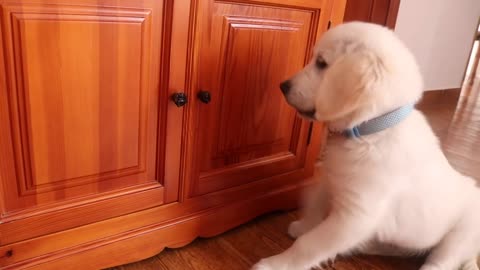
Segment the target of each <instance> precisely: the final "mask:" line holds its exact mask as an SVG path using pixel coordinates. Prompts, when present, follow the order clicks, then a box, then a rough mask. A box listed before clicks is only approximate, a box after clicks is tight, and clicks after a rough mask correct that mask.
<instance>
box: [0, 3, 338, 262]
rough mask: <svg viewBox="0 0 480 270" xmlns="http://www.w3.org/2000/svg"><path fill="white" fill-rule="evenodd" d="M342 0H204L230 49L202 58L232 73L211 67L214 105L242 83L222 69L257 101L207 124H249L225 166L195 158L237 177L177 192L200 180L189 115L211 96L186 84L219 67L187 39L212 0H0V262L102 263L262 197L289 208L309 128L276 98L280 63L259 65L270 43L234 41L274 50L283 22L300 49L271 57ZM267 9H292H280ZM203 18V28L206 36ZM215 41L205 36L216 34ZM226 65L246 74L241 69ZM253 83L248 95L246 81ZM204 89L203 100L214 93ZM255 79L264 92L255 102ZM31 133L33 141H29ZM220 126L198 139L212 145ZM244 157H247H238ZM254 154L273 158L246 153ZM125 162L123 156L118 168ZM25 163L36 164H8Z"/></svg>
mask: <svg viewBox="0 0 480 270" xmlns="http://www.w3.org/2000/svg"><path fill="white" fill-rule="evenodd" d="M344 1H345V0H338V1H337V0H335V1H333V0H325V1H323V0H322V1H313V0H289V1H278V0H262V1H250V0H243V1H240V0H238V1H216V2H215V3H216V4H215V5H217V6H216V7H220V6H221V7H222V8H220V9H218V10H219V11H221V12H226V13H228V16H229V17H230V18H232V20H233V21H232V22H233V24H232V27H236V26H235V25H237V24H238V25H240V26H241V27H240V30H239V33H237V34H235V35H233V36H234V37H235V39H234V40H232V41H231V46H230V45H229V46H228V48H231V49H229V50H225V51H224V53H227V52H228V53H235V55H234V56H228V54H227V56H228V57H224V56H222V55H220V56H221V57H223V58H222V59H223V60H226V59H227V58H229V59H230V58H231V60H232V61H233V59H234V60H235V61H234V62H238V63H241V65H239V64H238V63H237V64H234V63H233V62H232V61H230V62H226V64H223V65H220V64H218V66H217V68H218V69H219V70H217V71H219V74H220V73H222V74H227V71H228V72H230V73H231V75H229V78H231V79H228V80H227V79H226V80H224V81H225V82H228V83H229V87H227V88H224V89H222V91H223V90H225V91H226V92H228V90H229V89H233V90H234V91H232V92H229V93H227V94H226V95H225V96H226V100H227V101H228V102H230V103H229V104H231V105H224V106H223V109H224V110H227V111H228V110H230V108H231V107H232V108H233V107H234V106H236V104H235V103H232V99H236V98H239V97H242V93H241V91H239V90H240V89H239V88H236V87H237V86H236V83H237V82H239V83H245V88H246V89H247V88H248V89H247V90H249V91H246V92H245V93H248V95H249V96H248V100H247V101H248V102H254V103H255V104H256V105H257V106H256V108H254V107H248V110H247V112H249V114H248V117H247V118H245V119H246V120H245V121H244V122H239V123H237V124H238V125H235V126H228V127H229V128H227V129H226V130H225V131H226V133H222V135H221V137H222V138H223V142H230V141H232V142H235V138H236V137H237V132H233V133H232V132H231V130H230V129H232V128H235V129H236V130H237V131H242V132H243V131H245V132H247V133H246V134H247V136H245V138H246V139H248V140H246V141H242V143H241V144H238V145H234V146H235V147H237V148H238V147H240V148H241V150H242V151H241V152H240V154H242V155H244V156H241V158H242V159H241V160H240V159H237V158H236V156H235V155H237V154H232V155H231V156H232V157H235V158H233V159H229V160H233V161H234V162H233V163H232V164H233V166H230V167H229V165H225V164H223V163H220V165H221V166H220V167H218V168H220V169H219V170H217V169H216V168H217V167H207V168H208V172H211V171H212V170H211V169H210V168H214V170H213V171H215V172H218V171H221V172H222V170H223V172H224V171H225V170H229V169H231V168H234V170H236V173H237V176H236V177H238V175H239V174H240V172H242V175H243V176H244V177H245V181H244V180H242V179H240V178H236V179H234V181H233V182H232V181H228V180H229V179H228V178H227V176H228V174H224V173H223V172H222V174H221V175H222V177H223V179H222V181H218V182H216V183H214V184H213V185H211V187H213V188H207V189H206V190H204V191H205V192H200V193H198V192H197V193H192V192H191V187H193V186H194V184H195V183H199V182H198V181H197V180H198V178H192V177H193V176H195V174H196V173H197V172H199V171H197V170H196V169H197V168H199V167H197V166H196V164H200V163H196V161H197V160H198V158H199V157H200V158H202V157H204V156H205V154H204V153H203V152H201V151H200V150H202V149H203V148H202V147H203V146H202V147H199V146H201V145H198V144H196V143H194V142H195V141H194V139H195V138H196V137H198V134H200V133H202V132H205V131H204V130H203V129H202V130H200V129H199V126H198V125H199V124H200V123H202V121H199V120H200V119H201V115H200V114H204V113H205V111H204V110H205V109H204V107H205V106H209V105H212V103H211V104H209V105H206V104H203V103H200V102H198V101H197V100H196V99H195V98H194V97H195V94H196V93H197V92H198V91H199V89H201V88H200V83H203V82H204V80H203V79H202V77H201V76H199V75H200V74H202V76H203V75H204V74H206V75H208V76H212V78H214V77H215V76H219V75H218V74H212V75H209V74H208V73H205V72H204V71H203V70H201V68H203V67H205V66H202V65H201V61H200V60H202V59H205V58H204V55H203V53H204V52H210V53H212V56H211V58H207V60H208V59H210V60H208V61H212V63H211V64H210V66H211V65H214V64H215V65H217V63H216V62H215V59H217V60H218V59H220V58H219V55H218V52H215V51H214V50H210V49H208V50H207V49H205V48H201V46H200V45H201V43H203V42H204V41H206V40H208V39H205V38H207V37H208V36H207V37H206V36H204V35H201V36H199V35H198V33H197V29H204V30H205V29H206V30H208V29H209V28H208V27H209V26H208V25H209V24H208V22H209V15H208V14H207V13H202V12H205V11H208V10H210V8H212V7H210V6H208V3H210V4H213V3H214V2H213V1H210V2H205V1H193V0H192V1H190V0H178V1H177V0H175V1H173V0H165V1H157V0H145V1H133V0H125V1H116V0H105V1H96V0H75V1H74V3H72V4H66V3H67V2H65V1H63V0H29V1H28V4H26V3H27V1H23V0H8V1H6V0H0V7H1V8H2V9H1V10H2V12H3V13H2V16H1V17H0V18H1V20H2V21H1V28H0V29H1V35H0V38H1V40H0V45H1V46H2V48H0V59H1V60H5V61H3V62H4V63H5V65H2V66H0V84H1V87H0V105H1V106H0V120H1V121H0V126H1V127H2V128H1V129H0V169H1V170H0V181H1V182H2V184H1V185H0V194H1V197H0V198H1V200H0V209H1V211H2V215H1V216H0V269H26V268H28V269H42V270H43V269H79V268H82V269H92V268H93V269H97V268H102V267H109V266H114V265H118V264H122V263H128V262H132V261H136V260H139V259H144V258H146V257H148V256H152V255H154V254H156V253H158V252H160V251H161V250H162V249H164V248H165V247H170V248H176V247H180V246H183V245H186V244H188V243H190V242H191V241H193V240H194V239H195V238H196V237H199V236H200V237H211V236H214V235H216V234H219V233H222V232H224V231H226V230H228V229H230V228H232V227H234V226H237V225H239V224H241V223H244V222H246V221H248V220H250V219H252V218H254V217H255V216H257V215H260V214H262V213H266V212H269V211H273V210H277V209H291V208H294V207H295V206H296V204H297V201H298V195H299V191H300V189H301V188H303V187H305V186H306V185H308V180H305V177H306V176H308V175H311V174H312V173H313V164H314V161H315V158H316V155H317V154H318V151H319V149H320V148H321V146H322V143H323V139H324V132H323V131H324V130H323V127H322V125H312V126H311V127H310V126H309V125H307V124H306V123H303V122H302V121H299V120H298V119H297V118H296V116H295V115H294V114H293V112H288V108H287V107H286V106H285V105H283V104H282V103H281V102H284V101H281V99H280V96H279V93H278V92H279V91H278V89H277V84H278V82H276V83H275V85H274V79H275V80H279V81H280V80H281V79H283V78H281V76H288V75H290V74H287V73H288V72H291V71H293V69H292V70H289V69H285V68H284V67H275V68H274V69H272V70H269V69H267V66H269V65H271V64H272V63H273V64H275V65H279V64H282V63H281V62H279V60H276V58H275V57H270V56H269V57H263V56H260V55H257V56H258V59H255V55H254V54H252V51H249V50H243V49H242V48H243V47H244V46H246V47H249V48H251V49H255V50H256V49H260V50H261V51H262V52H268V51H269V48H271V49H272V50H274V51H275V52H279V51H278V50H279V49H278V47H277V46H280V47H281V46H283V45H278V44H277V45H276V43H272V42H271V41H275V40H277V39H278V38H279V36H281V37H282V38H283V37H286V38H288V39H292V37H290V36H289V34H292V35H293V37H301V38H303V39H304V40H303V41H302V44H301V45H297V44H296V43H293V41H292V42H291V43H290V44H289V46H292V49H290V51H291V52H290V53H291V54H292V55H294V56H298V57H300V58H301V59H299V60H298V59H293V58H292V57H289V56H286V57H287V59H289V60H294V61H297V62H295V63H296V64H297V65H300V66H301V65H302V64H303V63H304V61H305V60H306V59H307V57H308V54H309V47H311V45H312V44H313V40H314V39H315V38H316V37H317V36H318V35H320V34H321V33H322V32H323V31H325V30H326V29H327V26H328V21H329V20H331V21H332V25H335V24H338V23H340V22H341V21H342V16H343V11H344V6H345V2H344ZM203 5H206V6H203ZM202 14H203V15H205V16H206V17H202V16H203V15H202ZM236 14H237V15H238V16H237V15H236ZM251 15H254V16H255V17H251ZM15 16H17V17H19V18H20V17H22V18H23V17H25V18H27V17H28V18H30V19H28V20H32V21H28V20H27V21H28V23H27V22H23V21H22V22H21V23H20V22H18V23H17V22H16V21H15V20H14V19H11V18H12V17H15ZM32 16H33V17H32ZM248 16H250V17H248ZM281 16H286V17H288V18H291V20H288V21H285V20H284V21H282V20H281ZM247 17H248V18H247ZM32 18H33V19H32ZM205 18H207V19H208V20H206V19H205ZM212 19H213V18H212ZM217 19H218V18H217ZM237 19H238V20H237ZM22 20H24V19H22ZM213 21H214V20H212V21H211V22H213ZM299 22H300V24H301V25H300V24H299ZM216 23H218V21H217V22H216ZM304 24H305V25H304ZM212 25H213V24H212ZM289 25H290V26H289ZM291 25H294V27H293V28H298V31H297V30H295V31H293V30H292V29H290V28H292V27H291ZM27 26H28V27H27ZM250 27H253V28H250ZM270 28H272V29H270ZM217 29H220V28H219V27H218V26H217V27H215V30H217ZM206 30H205V31H203V32H202V33H206ZM210 30H211V29H210ZM207 32H208V31H207ZM209 33H210V34H211V35H210V37H211V38H212V40H217V39H218V36H221V34H220V33H218V32H209ZM284 35H286V36H284ZM43 36H48V37H49V39H48V40H47V41H44V40H43V39H42V38H41V37H43ZM25 38H27V39H28V42H26V40H25ZM139 39H140V40H139ZM237 42H239V43H237ZM217 45H218V44H217ZM217 45H215V46H217ZM41 46H43V47H41ZM222 46H223V45H222ZM222 46H217V48H227V47H222ZM281 48H282V49H289V47H288V46H287V47H281ZM281 53H282V54H283V51H282V52H281ZM237 54H244V55H245V57H243V58H242V57H238V56H237ZM32 55H33V56H32ZM27 56H28V57H27ZM30 60H32V61H30ZM223 60H222V61H223ZM257 60H258V61H259V62H256V61H257ZM242 61H244V62H242ZM3 62H2V63H3ZM127 63H128V64H127ZM252 63H253V64H252ZM130 64H131V65H130ZM283 64H286V63H283ZM244 65H250V66H251V67H255V72H257V71H258V72H263V75H264V76H263V77H262V76H259V75H262V74H257V73H255V72H251V71H249V68H246V67H245V66H244ZM44 66H47V67H48V68H49V69H51V70H52V72H46V69H42V67H44ZM249 72H250V73H249ZM239 73H245V74H247V75H248V77H242V78H243V80H240V79H239V78H240V77H238V76H240V75H239ZM269 76H271V77H269ZM245 78H246V79H245ZM245 80H247V81H245ZM250 80H251V82H249V81H250ZM207 81H208V78H207ZM50 82H51V85H50V84H49V83H50ZM252 82H256V83H258V84H262V85H263V86H262V87H264V88H265V89H267V90H265V91H264V92H262V91H259V92H258V93H257V92H253V91H252V90H250V87H247V86H250V85H253V83H252ZM273 87H275V90H274V88H273ZM219 90H220V88H215V89H214V91H219ZM241 90H242V91H243V89H241ZM178 92H184V93H185V94H187V96H188V97H189V102H188V103H187V104H186V105H185V106H184V107H180V108H178V107H177V106H175V105H174V104H173V103H172V102H171V100H170V96H171V95H172V94H174V93H178ZM256 94H260V95H259V96H260V99H257V98H254V97H252V96H250V95H256ZM216 95H217V96H214V97H215V98H216V99H214V100H218V99H219V96H218V95H219V93H216ZM223 95H224V94H223V93H221V94H220V97H223ZM229 95H230V96H229ZM270 95H272V100H273V101H275V102H274V103H272V108H269V107H268V106H266V104H265V103H268V100H270V99H269V96H270ZM245 97H246V98H247V96H245ZM212 102H217V101H212ZM130 104H135V106H133V105H132V106H129V105H130ZM203 105H205V106H204V107H201V106H203ZM274 108H276V109H279V110H280V109H282V108H283V109H284V110H285V112H284V111H280V112H281V114H282V117H283V116H285V117H286V118H285V119H284V120H281V119H279V118H278V115H277V114H278V112H276V111H272V110H273V109H274ZM237 109H238V108H237ZM283 109H282V110H283ZM207 112H208V111H207ZM265 112H269V113H265ZM256 114H258V117H257V115H256ZM207 116H208V117H207V118H205V119H209V120H208V121H217V122H219V123H221V121H223V120H221V119H222V117H223V116H222V115H221V114H219V115H213V114H210V115H208V114H207ZM231 116H232V114H231V115H230V117H231ZM209 117H210V118H209ZM50 120H52V121H50ZM122 120H125V121H122ZM47 122H48V123H50V125H48V126H45V125H44V123H47ZM223 124H226V125H229V123H228V121H223ZM242 125H245V126H243V127H242ZM264 125H265V127H264ZM274 126H275V127H278V130H277V131H278V133H279V137H280V139H281V140H283V142H282V143H283V144H282V147H284V148H278V145H277V144H274V143H272V142H271V141H269V139H272V138H273V139H275V137H276V135H275V134H273V133H272V131H271V130H270V128H273V127H274ZM247 127H248V128H247ZM252 127H259V129H258V132H260V133H262V134H264V135H262V136H257V135H261V134H257V133H255V131H254V130H253V129H252V130H250V128H252ZM267 127H268V128H267ZM310 130H311V138H310V141H309V143H307V134H308V133H309V131H310ZM208 132H210V131H208ZM222 132H223V131H222ZM229 132H230V133H229ZM249 132H250V133H249ZM252 132H253V133H252ZM219 134H220V133H219ZM257 137H258V138H257ZM32 138H34V139H32ZM257 139H258V140H259V141H256V140H257ZM39 140H40V141H43V142H44V143H42V144H37V143H36V142H37V141H39ZM219 142H222V141H221V140H219V141H209V140H208V141H207V142H206V143H213V144H215V145H214V146H215V147H217V146H218V144H219ZM252 142H253V144H252ZM258 142H259V143H263V144H264V145H266V147H264V148H262V149H263V150H262V151H263V152H262V151H258V149H257V148H256V144H255V143H258ZM222 145H225V146H228V144H222ZM198 147H199V148H198ZM275 147H277V148H275ZM260 148H261V147H260ZM285 149H286V150H285ZM72 151H73V152H72ZM75 151H77V152H78V153H75ZM245 151H251V155H245V153H246V152H245ZM289 151H290V153H291V155H292V156H293V157H292V159H293V160H295V166H294V167H293V169H289V170H286V169H285V168H282V167H281V166H286V165H285V164H282V163H280V162H277V161H278V159H276V158H277V157H278V156H282V155H284V154H285V153H286V152H289ZM287 154H288V153H287ZM229 155H230V154H229ZM208 157H210V156H208ZM39 158H40V161H37V159H39ZM236 160H238V161H236ZM240 161H241V162H240ZM135 162H136V163H137V164H138V165H136V164H135ZM207 162H210V160H208V161H207ZM248 162H250V164H253V165H254V166H252V167H250V168H249V169H246V168H247V166H244V165H245V164H248ZM262 162H263V163H262ZM268 163H276V166H270V168H271V169H270V170H261V169H260V168H266V167H268ZM132 164H133V166H134V168H135V166H137V167H138V168H139V169H138V171H134V169H132V171H133V172H131V171H128V172H129V173H130V172H131V174H128V175H126V174H125V175H124V174H122V173H123V170H124V167H126V168H127V169H126V170H130V166H132ZM208 164H210V163H208ZM211 164H217V163H211ZM229 164H230V163H229ZM259 164H260V166H259ZM256 166H257V167H256ZM261 166H263V167H261ZM277 166H280V167H279V168H277ZM25 168H26V169H25ZM289 168H292V167H289ZM24 169H25V170H24ZM28 169H30V171H31V173H30V174H31V175H33V176H35V177H36V178H34V177H30V176H29V175H27V174H25V175H26V176H24V175H20V176H17V175H16V174H17V173H18V172H22V173H23V172H24V171H27V172H28ZM245 169H246V170H245ZM112 171H113V172H112ZM37 172H38V175H39V177H37ZM28 177H30V178H28ZM37 179H41V180H39V181H37ZM223 180H225V182H226V183H223ZM22 183H26V184H27V183H33V184H34V185H33V186H34V187H35V188H37V189H38V190H35V192H34V194H33V195H32V196H33V198H34V199H32V200H29V199H26V198H25V197H24V196H23V195H22V194H21V193H20V192H17V191H18V190H20V191H21V187H22V186H21V185H22ZM17 184H18V185H17ZM26 184H25V186H27V185H26ZM17 186H18V190H17ZM44 187H46V189H43V188H44ZM202 187H208V186H202ZM40 191H41V192H40ZM210 191H215V192H210ZM192 195H195V196H192ZM42 196H44V197H42ZM40 198H41V200H40Z"/></svg>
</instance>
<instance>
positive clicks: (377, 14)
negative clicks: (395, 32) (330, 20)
mask: <svg viewBox="0 0 480 270" xmlns="http://www.w3.org/2000/svg"><path fill="white" fill-rule="evenodd" d="M399 8H400V0H347V7H346V9H345V16H344V21H346V22H348V21H365V22H372V23H377V24H381V25H385V26H388V27H390V28H392V29H394V28H395V24H396V22H397V15H398V9H399Z"/></svg>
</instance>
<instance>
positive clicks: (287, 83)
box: [280, 80, 292, 95]
mask: <svg viewBox="0 0 480 270" xmlns="http://www.w3.org/2000/svg"><path fill="white" fill-rule="evenodd" d="M291 88H292V83H291V82H290V81H289V80H287V81H284V82H282V83H281V84H280V89H281V90H282V93H283V94H284V95H286V94H288V92H290V89H291Z"/></svg>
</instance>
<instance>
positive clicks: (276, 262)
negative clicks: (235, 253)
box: [253, 22, 480, 270]
mask: <svg viewBox="0 0 480 270" xmlns="http://www.w3.org/2000/svg"><path fill="white" fill-rule="evenodd" d="M285 87H286V88H288V89H286V90H288V91H284V92H285V96H286V99H287V101H288V102H289V104H290V105H292V106H293V107H295V108H296V109H297V110H298V111H299V112H300V113H302V114H304V116H306V117H310V118H312V120H318V121H324V122H326V123H328V126H329V127H330V130H332V131H342V130H344V129H347V128H352V127H353V126H356V125H358V124H360V123H362V122H364V121H367V120H369V119H372V118H375V117H378V116H380V115H383V114H385V113H387V112H389V111H392V110H394V109H397V108H399V107H401V106H403V105H406V104H413V103H415V102H417V101H418V100H419V99H420V98H421V95H422V88H423V84H422V78H421V76H420V72H419V69H418V66H417V64H416V61H415V59H414V57H413V55H412V54H411V53H410V51H409V50H408V49H407V48H406V47H405V46H404V45H403V43H402V42H400V40H399V39H398V38H397V37H396V36H395V34H394V33H393V32H392V31H390V30H388V29H386V28H384V27H381V26H377V25H373V24H368V23H360V22H352V23H346V24H343V25H340V26H337V27H335V28H333V29H331V30H329V31H328V32H327V33H325V34H324V35H323V37H322V38H321V39H320V41H319V42H318V44H317V46H316V48H315V50H314V57H313V59H312V61H311V62H310V63H309V64H308V65H307V66H306V67H305V68H304V69H303V70H301V71H300V72H299V73H298V74H296V75H295V76H294V77H293V78H291V79H290V80H289V83H288V86H285V85H284V86H283V88H285ZM324 169H325V171H326V175H325V177H322V179H318V184H317V186H316V187H314V188H310V190H309V192H308V194H306V196H305V205H304V211H303V217H302V219H301V220H299V221H296V222H293V223H292V224H291V225H290V228H289V233H290V235H291V236H292V237H295V238H297V240H296V241H295V243H294V244H293V245H292V246H291V247H290V248H289V249H288V250H286V251H285V252H283V253H281V254H279V255H276V256H273V257H270V258H266V259H263V260H261V261H260V262H259V263H258V264H256V265H255V266H254V267H253V269H255V270H304V269H310V268H312V267H315V266H318V265H321V264H323V263H325V262H328V261H329V260H332V259H334V258H335V257H336V256H337V255H345V254H348V253H351V252H360V253H365V254H379V255H405V254H411V253H428V254H429V255H428V257H427V260H426V262H425V264H424V265H423V266H422V268H421V270H454V269H458V268H460V267H462V266H463V267H464V268H466V269H467V268H468V269H478V268H477V265H476V256H477V255H478V253H479V251H480V214H479V213H480V189H479V188H478V187H477V186H476V182H475V181H474V180H473V179H471V178H469V177H466V176H463V175H461V174H460V173H458V172H457V171H455V170H454V169H453V168H452V167H451V166H450V164H449V162H448V161H447V159H446V158H445V156H444V154H443V152H442V150H441V148H440V145H439V141H438V139H437V137H436V136H435V135H434V133H433V132H432V129H431V128H430V126H429V125H428V123H427V121H426V120H425V117H424V116H423V115H422V113H420V112H419V111H417V110H415V111H414V112H413V113H412V114H411V115H409V116H408V117H407V118H406V119H405V120H404V121H402V122H401V123H399V124H397V125H396V126H394V127H391V128H389V129H386V130H384V131H381V132H378V133H375V134H372V135H368V136H364V137H360V138H356V139H347V138H345V137H343V136H341V135H337V136H333V137H332V138H330V139H329V140H328V142H327V147H326V155H325V162H324Z"/></svg>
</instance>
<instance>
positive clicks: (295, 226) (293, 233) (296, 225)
mask: <svg viewBox="0 0 480 270" xmlns="http://www.w3.org/2000/svg"><path fill="white" fill-rule="evenodd" d="M304 233H305V226H304V224H303V222H302V221H301V220H297V221H294V222H292V223H290V226H288V235H290V237H292V238H293V239H297V238H298V237H300V236H302V234H304Z"/></svg>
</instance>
